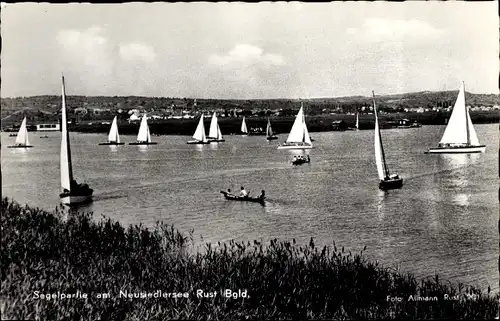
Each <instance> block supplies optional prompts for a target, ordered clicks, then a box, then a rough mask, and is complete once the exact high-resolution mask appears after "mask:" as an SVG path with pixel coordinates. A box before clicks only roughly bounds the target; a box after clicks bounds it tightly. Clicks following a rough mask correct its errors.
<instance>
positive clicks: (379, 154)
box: [373, 94, 386, 180]
mask: <svg viewBox="0 0 500 321" xmlns="http://www.w3.org/2000/svg"><path fill="white" fill-rule="evenodd" d="M373 96H374V97H373V113H374V114H375V163H376V164H377V172H378V178H379V179H380V180H384V178H385V177H386V173H385V159H384V154H383V153H384V146H383V145H382V137H381V136H380V128H379V124H378V116H377V107H376V105H375V94H373Z"/></svg>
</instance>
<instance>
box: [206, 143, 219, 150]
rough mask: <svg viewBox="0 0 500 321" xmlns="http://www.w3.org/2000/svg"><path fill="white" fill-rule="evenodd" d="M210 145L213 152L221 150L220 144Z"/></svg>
mask: <svg viewBox="0 0 500 321" xmlns="http://www.w3.org/2000/svg"><path fill="white" fill-rule="evenodd" d="M208 145H209V146H210V149H211V150H218V149H219V143H210V144H208Z"/></svg>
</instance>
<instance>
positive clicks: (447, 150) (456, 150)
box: [426, 145, 486, 154]
mask: <svg viewBox="0 0 500 321" xmlns="http://www.w3.org/2000/svg"><path fill="white" fill-rule="evenodd" d="M485 151H486V145H478V146H465V147H436V148H430V149H429V150H428V151H427V152H426V154H469V153H484V152H485Z"/></svg>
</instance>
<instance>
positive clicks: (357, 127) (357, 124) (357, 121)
mask: <svg viewBox="0 0 500 321" xmlns="http://www.w3.org/2000/svg"><path fill="white" fill-rule="evenodd" d="M354 126H355V127H356V130H359V113H358V111H356V125H354Z"/></svg>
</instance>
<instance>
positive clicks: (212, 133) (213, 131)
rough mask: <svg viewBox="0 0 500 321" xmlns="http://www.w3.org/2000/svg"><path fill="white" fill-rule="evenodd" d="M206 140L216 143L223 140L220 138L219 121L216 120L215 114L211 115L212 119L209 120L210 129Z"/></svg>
mask: <svg viewBox="0 0 500 321" xmlns="http://www.w3.org/2000/svg"><path fill="white" fill-rule="evenodd" d="M207 138H208V141H209V142H210V143H218V142H223V141H225V140H224V139H223V138H222V133H221V132H220V127H219V122H218V121H217V115H216V114H215V112H214V114H213V115H212V120H211V121H210V130H209V131H208V137H207Z"/></svg>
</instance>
